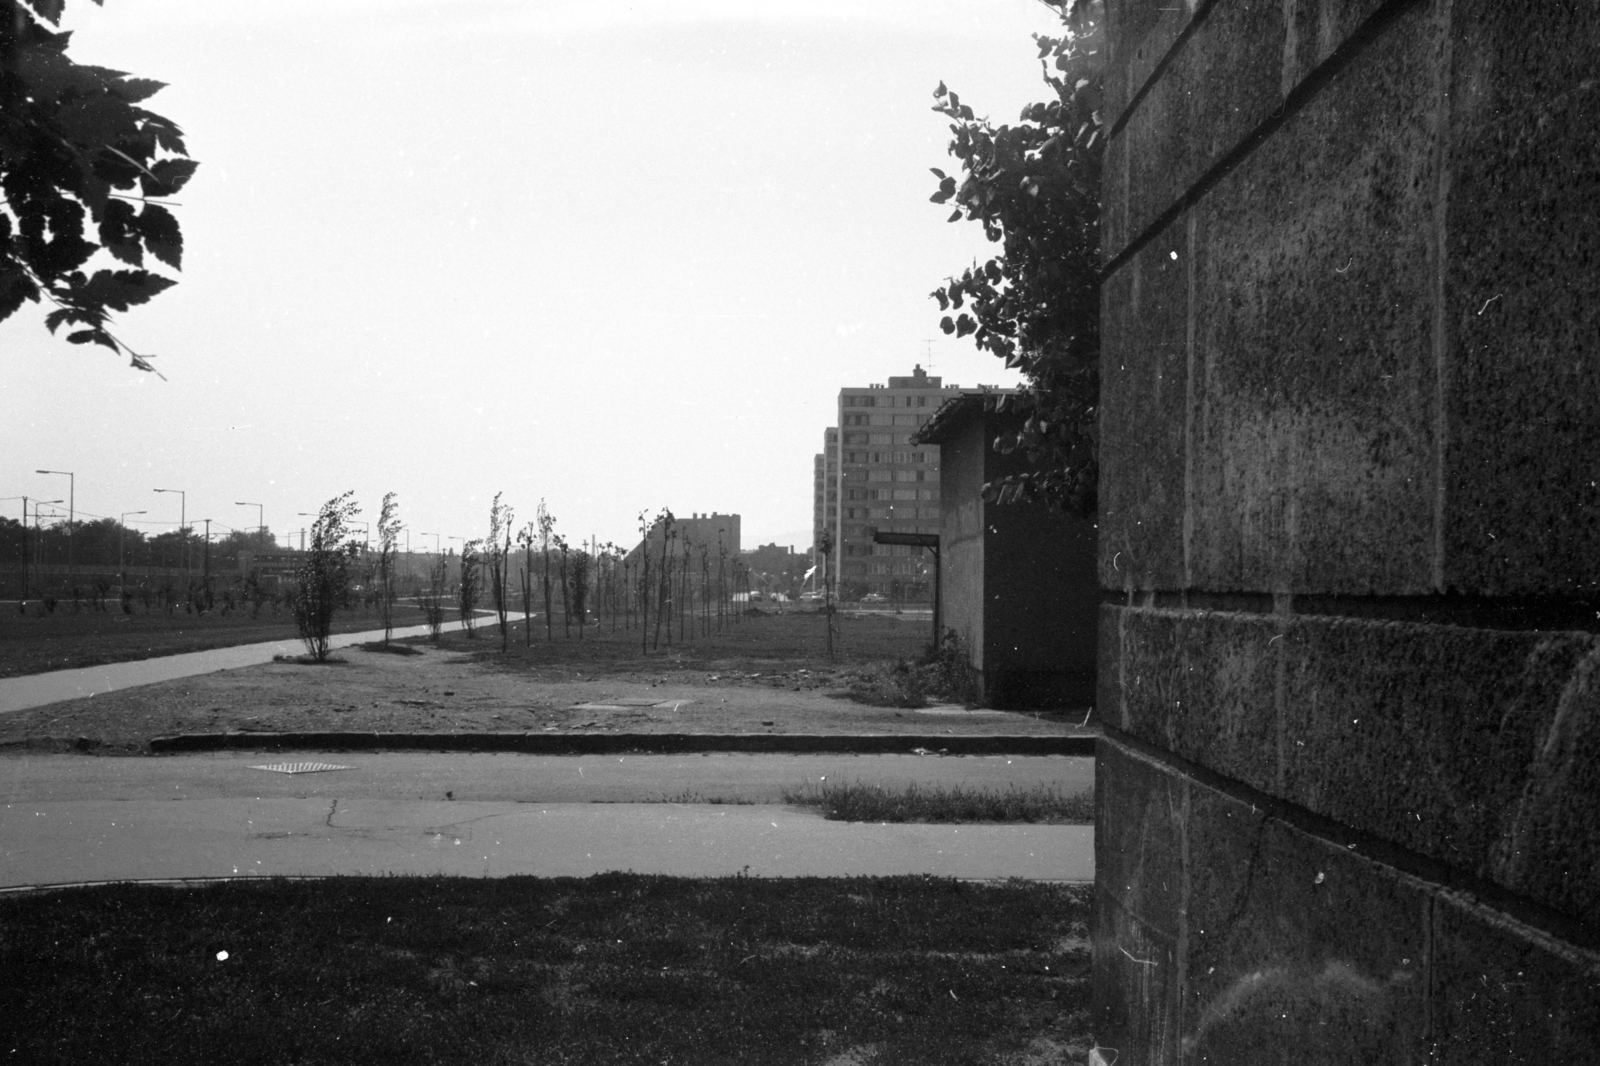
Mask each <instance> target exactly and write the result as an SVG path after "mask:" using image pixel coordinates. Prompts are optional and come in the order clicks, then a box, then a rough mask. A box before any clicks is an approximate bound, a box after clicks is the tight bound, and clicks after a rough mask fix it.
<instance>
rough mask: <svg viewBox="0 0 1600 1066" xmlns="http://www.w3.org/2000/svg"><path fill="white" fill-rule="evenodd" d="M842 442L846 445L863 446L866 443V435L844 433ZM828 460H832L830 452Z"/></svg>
mask: <svg viewBox="0 0 1600 1066" xmlns="http://www.w3.org/2000/svg"><path fill="white" fill-rule="evenodd" d="M844 442H845V443H846V444H865V443H867V435H866V434H865V433H846V434H845V435H844ZM828 458H829V459H832V458H833V455H832V453H831V452H830V453H829V455H828Z"/></svg>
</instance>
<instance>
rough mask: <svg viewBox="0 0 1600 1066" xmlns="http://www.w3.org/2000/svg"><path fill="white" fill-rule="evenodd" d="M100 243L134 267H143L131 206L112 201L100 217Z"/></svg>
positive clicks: (142, 253) (142, 256)
mask: <svg viewBox="0 0 1600 1066" xmlns="http://www.w3.org/2000/svg"><path fill="white" fill-rule="evenodd" d="M100 243H101V244H103V245H104V246H105V248H106V251H108V252H110V253H111V254H112V255H114V256H116V257H117V258H118V259H120V260H122V261H123V262H124V263H131V264H133V265H134V266H142V265H144V249H143V248H141V247H140V246H139V230H138V227H137V226H136V225H135V222H134V214H133V205H132V204H130V203H128V201H126V200H112V201H110V202H109V203H107V204H106V210H105V214H103V215H101V216H100Z"/></svg>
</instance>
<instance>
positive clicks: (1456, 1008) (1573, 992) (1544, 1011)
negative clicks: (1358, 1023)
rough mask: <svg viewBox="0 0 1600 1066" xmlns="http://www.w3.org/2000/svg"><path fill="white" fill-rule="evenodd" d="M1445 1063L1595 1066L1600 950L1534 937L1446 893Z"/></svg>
mask: <svg viewBox="0 0 1600 1066" xmlns="http://www.w3.org/2000/svg"><path fill="white" fill-rule="evenodd" d="M1433 971H1434V973H1433V985H1434V1001H1435V1005H1434V1028H1435V1030H1436V1031H1437V1033H1438V1034H1439V1039H1438V1051H1437V1053H1436V1056H1437V1057H1436V1059H1435V1061H1437V1062H1441V1063H1444V1062H1448V1063H1450V1064H1451V1066H1551V1064H1555V1063H1573V1064H1577V1063H1592V1062H1594V1061H1595V1054H1596V1049H1600V955H1596V954H1595V953H1593V952H1583V951H1574V950H1572V949H1570V948H1567V947H1564V946H1563V945H1560V944H1557V943H1554V942H1552V941H1549V940H1547V939H1545V938H1543V937H1539V936H1535V935H1532V934H1531V933H1530V931H1529V930H1527V929H1525V928H1521V927H1519V926H1516V925H1515V924H1513V923H1510V922H1506V921H1504V920H1503V919H1501V918H1499V917H1498V916H1497V915H1495V914H1494V913H1492V912H1489V911H1486V910H1484V909H1483V908H1480V907H1474V906H1472V905H1470V904H1469V903H1466V902H1464V901H1462V900H1461V899H1458V898H1454V897H1451V896H1443V897H1441V898H1440V899H1439V901H1438V902H1437V903H1436V904H1435V909H1434V964H1433Z"/></svg>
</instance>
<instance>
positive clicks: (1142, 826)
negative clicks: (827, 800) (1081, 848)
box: [1095, 0, 1600, 1066]
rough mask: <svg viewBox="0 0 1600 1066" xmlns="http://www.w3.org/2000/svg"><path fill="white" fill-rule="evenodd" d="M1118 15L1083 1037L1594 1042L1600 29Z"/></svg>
mask: <svg viewBox="0 0 1600 1066" xmlns="http://www.w3.org/2000/svg"><path fill="white" fill-rule="evenodd" d="M1163 7H1171V8H1174V9H1175V10H1174V11H1172V12H1163V11H1162V10H1161V8H1163ZM1108 14H1109V16H1110V18H1109V21H1110V25H1111V31H1110V35H1111V40H1110V58H1111V64H1110V67H1109V68H1108V79H1109V80H1108V87H1107V100H1108V111H1109V112H1110V113H1109V114H1108V118H1110V119H1111V121H1113V123H1117V122H1121V123H1123V125H1122V127H1121V129H1120V132H1119V134H1118V136H1116V137H1113V138H1112V140H1111V142H1110V144H1109V145H1108V149H1107V151H1108V155H1107V167H1106V171H1105V183H1104V195H1105V198H1106V209H1105V212H1104V217H1105V219H1106V222H1105V228H1104V230H1103V231H1102V237H1103V242H1104V252H1105V255H1106V258H1107V261H1108V262H1109V263H1112V264H1114V266H1115V269H1114V270H1112V271H1111V272H1110V273H1109V274H1108V276H1107V277H1106V279H1105V282H1104V285H1103V288H1102V299H1103V314H1102V319H1103V321H1102V326H1103V329H1102V336H1103V344H1104V348H1103V356H1102V368H1103V372H1104V373H1103V379H1104V383H1103V394H1102V407H1101V430H1102V435H1101V449H1102V485H1101V500H1102V507H1103V516H1102V525H1101V552H1100V565H1099V573H1100V580H1101V583H1102V585H1103V587H1104V588H1106V589H1108V590H1112V591H1114V592H1116V593H1117V594H1119V596H1118V598H1119V599H1121V600H1123V602H1122V603H1121V604H1119V605H1117V606H1107V607H1105V608H1103V609H1102V621H1101V627H1100V628H1101V645H1100V646H1101V652H1100V655H1101V679H1100V694H1099V697H1098V698H1099V701H1100V710H1101V716H1102V720H1103V721H1104V722H1105V723H1106V725H1107V729H1108V734H1107V739H1106V741H1104V742H1103V744H1102V749H1101V750H1102V753H1103V754H1102V763H1101V773H1100V775H1099V788H1100V795H1101V802H1100V805H1099V811H1098V818H1099V822H1098V825H1099V832H1100V833H1101V834H1103V835H1104V838H1105V839H1104V844H1103V847H1102V848H1101V850H1099V851H1098V852H1097V861H1099V862H1100V863H1101V864H1102V865H1101V870H1102V876H1101V878H1100V882H1099V890H1098V893H1097V899H1098V900H1099V902H1098V904H1097V906H1098V907H1099V911H1098V914H1097V941H1096V946H1097V951H1096V966H1097V969H1098V978H1099V983H1100V986H1101V987H1100V988H1099V989H1098V990H1097V995H1098V996H1100V1001H1099V1002H1098V1004H1097V1013H1096V1019H1097V1021H1096V1024H1097V1028H1096V1031H1095V1032H1096V1037H1097V1039H1098V1042H1099V1043H1101V1044H1103V1045H1108V1046H1116V1047H1117V1048H1118V1049H1119V1053H1118V1055H1117V1056H1116V1059H1117V1062H1118V1064H1119V1066H1139V1064H1143V1063H1148V1062H1169V1061H1180V1060H1181V1061H1183V1062H1185V1063H1199V1062H1217V1063H1221V1062H1229V1063H1236V1062H1250V1063H1255V1062H1270V1063H1288V1062H1297V1063H1298V1062H1301V1061H1306V1062H1313V1063H1317V1062H1329V1063H1333V1062H1340V1063H1343V1062H1407V1063H1421V1062H1423V1061H1429V1062H1432V1061H1438V1062H1450V1063H1476V1062H1485V1063H1489V1062H1493V1063H1497V1064H1498V1063H1502V1062H1529V1063H1533V1062H1538V1063H1541V1064H1543V1063H1562V1064H1567V1063H1571V1064H1577V1063H1588V1062H1591V1061H1593V1060H1594V1056H1595V1054H1596V1049H1597V1048H1600V1020H1597V1019H1600V955H1596V953H1595V952H1594V950H1593V949H1595V948H1597V947H1600V833H1597V831H1596V828H1595V827H1596V826H1600V637H1597V636H1596V635H1594V634H1592V633H1586V632H1571V631H1566V630H1565V629H1546V630H1542V631H1534V630H1532V629H1531V628H1527V627H1531V626H1532V625H1537V624H1554V625H1559V626H1562V627H1580V626H1581V627H1584V628H1594V629H1596V630H1600V616H1595V620H1593V621H1591V619H1590V617H1589V616H1588V614H1587V613H1585V612H1581V611H1579V610H1578V608H1581V607H1582V606H1583V603H1584V602H1585V599H1586V598H1593V599H1594V600H1595V601H1596V602H1597V603H1600V458H1597V457H1600V417H1596V414H1595V412H1596V411H1597V410H1600V358H1597V356H1600V351H1597V349H1600V262H1597V252H1596V248H1600V242H1597V240H1596V230H1597V224H1596V221H1595V219H1596V215H1595V211H1594V204H1595V203H1597V202H1600V138H1596V137H1595V135H1594V130H1595V125H1596V123H1595V115H1596V111H1597V109H1600V65H1597V64H1596V60H1595V56H1596V55H1597V54H1600V6H1597V5H1596V4H1594V3H1587V2H1586V3H1579V2H1577V0H1548V2H1545V3H1538V4H1534V3H1525V2H1501V0H1437V2H1425V0H1414V2H1408V0H1285V2H1283V3H1278V2H1276V0H1269V2H1260V3H1255V2H1250V0H1214V2H1213V3H1209V4H1207V3H1203V2H1201V3H1189V2H1186V0H1166V2H1159V0H1158V2H1155V3H1147V2H1145V0H1124V2H1120V3H1119V2H1116V0H1113V2H1112V3H1111V5H1110V10H1109V12H1108ZM1186 29H1187V32H1185V30H1186ZM1158 67H1159V70H1158V69H1157V68H1158ZM1146 82H1148V85H1147V86H1146V84H1145V83H1146ZM1141 94H1142V95H1141ZM1135 100H1137V103H1134V102H1133V101H1135ZM1175 207H1177V208H1181V212H1180V211H1177V210H1174V208H1175ZM1157 223H1160V226H1159V227H1158V225H1157ZM1128 248H1134V249H1137V251H1135V252H1133V253H1131V254H1130V253H1129V252H1127V251H1126V249H1128ZM1174 251H1176V252H1177V253H1178V258H1177V259H1173V258H1172V257H1171V253H1172V252H1174ZM1447 593H1448V594H1458V593H1459V594H1465V596H1462V597H1458V596H1455V595H1449V596H1447V595H1442V594H1447ZM1508 597H1516V598H1515V599H1508ZM1135 603H1138V604H1140V605H1139V606H1133V604H1135ZM1188 603H1204V604H1208V605H1211V606H1221V607H1227V608H1229V609H1228V610H1223V611H1197V610H1179V609H1176V608H1171V607H1168V606H1166V605H1169V604H1188ZM1267 603H1271V604H1273V606H1271V607H1268V606H1267V605H1266V604H1267ZM1463 603H1465V604H1467V605H1468V606H1469V607H1470V610H1464V611H1458V612H1456V613H1451V612H1452V611H1455V609H1456V607H1459V606H1460V605H1461V604H1463ZM1156 604H1162V605H1163V606H1161V607H1157V606H1156ZM1297 604H1298V605H1300V607H1301V609H1303V610H1307V611H1313V612H1327V611H1340V612H1344V613H1345V615H1346V616H1345V617H1340V616H1336V615H1330V614H1326V613H1321V614H1317V613H1313V614H1296V613H1294V612H1295V609H1296V605H1297ZM1419 604H1420V605H1423V606H1424V608H1425V609H1423V610H1420V611H1419V610H1418V609H1417V608H1418V605H1419ZM1452 605H1454V606H1452ZM1435 608H1437V610H1438V612H1439V614H1442V615H1443V616H1445V617H1447V618H1451V619H1454V620H1456V621H1458V622H1465V623H1467V624H1458V625H1448V624H1439V623H1438V622H1437V621H1435V620H1433V619H1434V618H1435V617H1436V616H1435V615H1434V614H1433V613H1432V612H1433V611H1434V609H1435ZM1250 612H1262V613H1250ZM1419 619H1422V620H1419ZM1541 620H1542V622H1541ZM1496 626H1505V627H1507V628H1504V629H1497V628H1494V627H1496ZM1516 626H1522V627H1524V628H1521V629H1516V628H1512V627H1516ZM1196 766H1198V769H1197V768H1196ZM1257 807H1259V809H1257ZM1269 811H1270V813H1269ZM1330 836H1336V837H1339V838H1340V842H1339V843H1337V844H1335V843H1330V842H1329V840H1328V839H1326V838H1327V837H1330ZM1352 840H1355V841H1358V842H1359V843H1358V844H1355V845H1352V846H1356V847H1359V849H1360V850H1362V851H1363V853H1367V852H1370V854H1372V855H1376V856H1380V857H1381V858H1382V859H1383V862H1382V863H1380V862H1377V861H1374V860H1373V859H1371V858H1363V857H1360V856H1358V855H1356V854H1353V853H1349V852H1347V850H1346V848H1345V845H1346V844H1350V843H1351V841H1352ZM1152 851H1160V852H1161V854H1160V855H1159V856H1157V855H1152V854H1151V852H1152ZM1385 864H1388V865H1385ZM1402 870H1403V871H1406V872H1401V871H1402ZM1174 884H1175V885H1176V886H1177V887H1176V889H1173V888H1172V886H1173V885H1174ZM1446 884H1449V885H1450V886H1453V887H1451V888H1449V889H1446V888H1445V887H1444V886H1445V885H1446ZM1471 892H1478V893H1479V894H1480V895H1479V896H1478V897H1473V896H1471V895H1470V893H1471ZM1164 908H1170V909H1164ZM1512 915H1516V916H1518V917H1517V918H1516V919H1515V920H1514V919H1513V917H1512ZM1562 937H1566V938H1568V940H1566V941H1563V940H1562V939H1561V938H1562ZM1168 965H1170V966H1171V967H1172V970H1173V972H1172V973H1170V974H1161V973H1154V972H1146V971H1149V970H1152V969H1154V968H1157V967H1162V966H1168ZM1163 997H1170V998H1163ZM1174 1004H1177V1005H1179V1008H1180V1014H1179V1021H1178V1022H1176V1023H1175V1022H1174V1021H1173V1015H1172V1014H1171V1011H1172V1009H1173V1007H1174ZM1101 1025H1104V1029H1103V1032H1104V1033H1105V1034H1106V1035H1105V1036H1104V1037H1102V1036H1101V1033H1102V1029H1101V1028H1099V1026H1101ZM1175 1026H1176V1027H1175ZM1174 1032H1176V1033H1178V1034H1180V1035H1179V1036H1178V1038H1177V1039H1178V1043H1177V1046H1176V1048H1175V1047H1174V1046H1173V1042H1172V1036H1171V1034H1173V1033H1174ZM1118 1040H1121V1041H1123V1043H1121V1044H1118V1043H1117V1041H1118Z"/></svg>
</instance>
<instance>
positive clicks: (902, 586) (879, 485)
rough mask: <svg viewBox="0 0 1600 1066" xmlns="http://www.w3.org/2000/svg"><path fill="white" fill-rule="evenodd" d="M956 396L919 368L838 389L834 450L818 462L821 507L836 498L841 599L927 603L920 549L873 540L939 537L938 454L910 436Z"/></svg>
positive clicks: (956, 390)
mask: <svg viewBox="0 0 1600 1066" xmlns="http://www.w3.org/2000/svg"><path fill="white" fill-rule="evenodd" d="M962 391H963V390H962V389H961V388H960V386H957V385H944V384H942V383H941V381H940V379H939V378H936V377H930V376H929V375H928V373H927V372H926V371H925V370H923V369H922V367H920V366H918V367H916V368H915V369H913V370H912V372H911V375H910V376H909V377H892V378H890V379H889V383H888V384H887V385H867V386H864V387H861V388H847V389H840V390H839V425H838V429H837V433H838V445H837V451H836V458H834V459H833V460H832V461H829V460H827V459H825V460H824V464H825V469H824V493H825V495H824V499H823V503H822V506H824V507H828V506H835V505H834V504H832V503H831V502H830V498H829V497H828V496H827V495H826V493H827V492H828V491H829V490H831V491H832V492H834V493H836V495H837V504H836V515H835V516H834V517H833V519H832V523H831V524H832V528H833V539H834V555H833V557H834V560H835V564H836V567H837V571H836V575H835V577H836V580H837V583H838V588H839V591H840V594H841V595H843V596H847V597H848V596H851V595H852V594H854V595H864V594H866V593H869V592H876V593H879V594H881V595H885V596H889V597H891V598H895V599H921V598H931V596H932V592H933V561H932V559H931V558H930V557H928V554H927V553H926V552H925V551H923V549H921V548H915V547H907V546H902V545H889V544H874V543H873V542H872V534H873V531H874V530H883V531H885V532H889V531H893V532H899V533H937V532H939V449H938V448H937V447H926V448H919V447H916V446H914V445H912V443H911V435H912V434H913V433H915V432H916V431H917V430H918V429H919V428H921V426H922V425H923V423H925V422H927V421H928V419H929V418H931V417H932V416H933V413H934V412H935V411H937V410H938V409H939V405H940V404H942V403H943V402H944V401H945V400H947V399H949V398H950V397H952V396H955V395H959V394H960V393H961V392H962ZM965 391H972V390H965ZM828 432H829V433H830V434H831V433H834V432H835V431H834V430H832V429H830V430H829V431H828ZM829 439H830V440H831V439H832V438H829Z"/></svg>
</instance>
